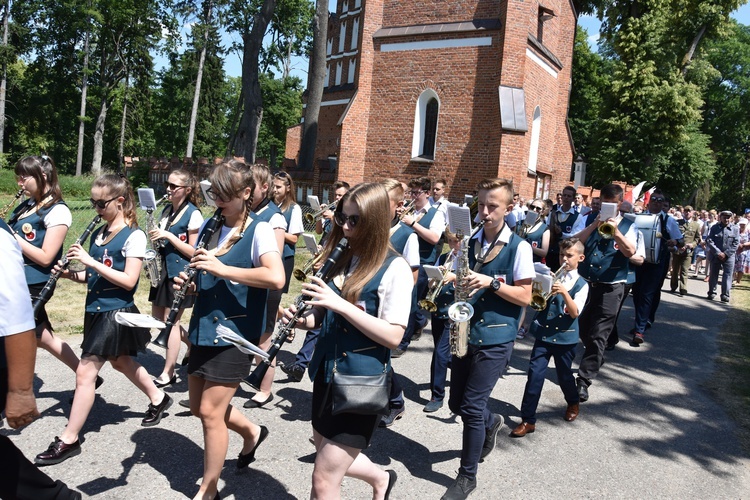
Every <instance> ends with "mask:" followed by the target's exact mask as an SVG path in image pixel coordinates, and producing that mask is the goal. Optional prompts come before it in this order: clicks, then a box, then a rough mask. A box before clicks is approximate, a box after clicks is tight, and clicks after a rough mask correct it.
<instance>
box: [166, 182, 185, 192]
mask: <svg viewBox="0 0 750 500" xmlns="http://www.w3.org/2000/svg"><path fill="white" fill-rule="evenodd" d="M164 187H165V188H167V189H169V190H170V191H177V190H178V189H180V188H184V187H187V186H180V185H177V184H173V183H171V182H165V183H164Z"/></svg>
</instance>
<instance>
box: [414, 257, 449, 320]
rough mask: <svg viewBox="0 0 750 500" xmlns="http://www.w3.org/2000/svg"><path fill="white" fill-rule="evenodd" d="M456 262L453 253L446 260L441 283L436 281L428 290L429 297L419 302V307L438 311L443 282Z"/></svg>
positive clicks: (429, 310)
mask: <svg viewBox="0 0 750 500" xmlns="http://www.w3.org/2000/svg"><path fill="white" fill-rule="evenodd" d="M454 260H455V257H454V255H453V253H451V254H450V256H449V257H448V258H447V259H446V260H445V264H443V265H444V266H445V267H444V269H443V277H442V278H441V279H440V280H439V281H438V280H434V281H433V283H432V284H431V286H430V288H429V289H428V290H427V296H426V297H425V298H424V299H422V300H420V301H419V303H418V305H419V307H421V308H422V309H424V310H425V311H428V312H435V311H437V302H436V301H437V296H438V295H439V294H440V290H442V289H443V282H444V281H445V278H446V276H448V273H449V272H451V271H452V270H453V261H454Z"/></svg>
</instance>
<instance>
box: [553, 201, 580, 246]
mask: <svg viewBox="0 0 750 500" xmlns="http://www.w3.org/2000/svg"><path fill="white" fill-rule="evenodd" d="M554 213H557V214H560V215H565V214H570V215H573V214H575V213H576V210H575V205H571V206H570V209H569V210H568V211H567V212H564V211H563V209H562V207H557V210H556V211H555V212H550V214H549V215H548V216H547V225H548V226H549V227H550V228H551V227H552V224H550V221H551V220H552V214H554ZM570 215H568V217H570ZM581 217H582V216H581V215H579V216H578V219H580V218H581ZM584 218H585V217H584ZM558 220H559V219H558ZM566 220H567V219H566ZM577 223H578V220H576V222H575V223H574V224H573V226H572V227H571V229H570V232H566V231H565V229H564V228H565V225H564V224H565V223H564V222H561V223H560V224H561V225H562V229H563V232H562V236H561V238H562V239H565V238H570V237H571V236H573V235H574V234H576V231H575V227H576V225H577Z"/></svg>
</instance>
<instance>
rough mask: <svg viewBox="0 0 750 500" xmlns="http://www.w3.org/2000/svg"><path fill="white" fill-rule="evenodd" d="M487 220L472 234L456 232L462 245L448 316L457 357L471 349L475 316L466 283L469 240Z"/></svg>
mask: <svg viewBox="0 0 750 500" xmlns="http://www.w3.org/2000/svg"><path fill="white" fill-rule="evenodd" d="M484 222H485V221H481V222H480V223H479V225H477V227H476V228H475V229H474V231H472V233H471V235H469V236H467V237H464V235H463V233H461V232H458V233H456V238H458V239H460V240H461V246H460V247H459V248H458V254H457V255H456V284H455V286H456V290H455V292H454V295H453V304H451V306H450V307H449V308H448V317H449V318H450V319H451V321H452V322H451V329H450V338H449V340H450V346H451V354H452V355H453V356H456V357H457V358H463V357H464V356H466V353H467V352H468V351H469V330H470V328H471V324H470V320H471V317H472V316H474V306H472V305H471V304H470V303H469V294H470V293H471V290H470V289H469V288H468V287H467V286H466V285H465V281H466V278H468V276H469V272H470V271H471V269H469V242H470V241H471V238H473V237H474V235H475V234H476V233H477V232H478V231H479V229H481V228H482V226H484Z"/></svg>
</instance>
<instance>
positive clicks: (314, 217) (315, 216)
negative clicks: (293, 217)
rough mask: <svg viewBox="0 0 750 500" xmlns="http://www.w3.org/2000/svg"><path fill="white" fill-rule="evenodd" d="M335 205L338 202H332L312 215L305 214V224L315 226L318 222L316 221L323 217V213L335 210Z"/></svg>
mask: <svg viewBox="0 0 750 500" xmlns="http://www.w3.org/2000/svg"><path fill="white" fill-rule="evenodd" d="M336 203H338V201H332V202H331V203H329V204H328V205H326V206H324V207H320V210H318V211H317V212H315V213H314V214H311V213H306V214H305V215H304V218H305V222H307V223H308V224H315V221H316V220H318V219H320V218H321V217H323V214H324V213H326V212H327V211H329V210H333V209H335V208H336Z"/></svg>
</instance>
